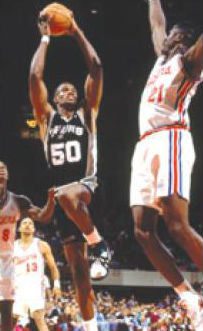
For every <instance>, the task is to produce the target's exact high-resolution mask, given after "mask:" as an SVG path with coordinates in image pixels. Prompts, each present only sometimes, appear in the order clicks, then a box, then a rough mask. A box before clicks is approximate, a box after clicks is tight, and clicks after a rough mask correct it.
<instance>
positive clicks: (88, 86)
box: [72, 19, 103, 118]
mask: <svg viewBox="0 0 203 331" xmlns="http://www.w3.org/2000/svg"><path fill="white" fill-rule="evenodd" d="M72 34H73V36H74V38H75V40H76V41H77V43H78V45H79V47H80V49H81V51H82V53H83V55H84V58H85V62H86V64H87V67H88V70H89V74H88V76H87V79H86V82H85V86H84V89H85V103H86V107H85V110H86V112H88V111H90V112H91V113H93V114H92V115H93V116H94V118H96V117H97V116H98V111H99V106H100V103H101V98H102V93H103V69H102V64H101V60H100V59H99V57H98V54H97V53H96V51H95V49H94V47H93V46H92V45H91V43H90V42H89V41H88V40H87V38H86V37H85V35H84V33H83V31H82V30H81V29H80V28H79V27H78V25H77V23H76V22H75V20H74V19H73V24H72ZM87 115H88V114H87Z"/></svg>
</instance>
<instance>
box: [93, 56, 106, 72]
mask: <svg viewBox="0 0 203 331" xmlns="http://www.w3.org/2000/svg"><path fill="white" fill-rule="evenodd" d="M91 71H92V73H93V76H99V75H102V74H103V66H102V62H101V60H100V58H99V57H95V58H94V59H93V63H92V70H91Z"/></svg>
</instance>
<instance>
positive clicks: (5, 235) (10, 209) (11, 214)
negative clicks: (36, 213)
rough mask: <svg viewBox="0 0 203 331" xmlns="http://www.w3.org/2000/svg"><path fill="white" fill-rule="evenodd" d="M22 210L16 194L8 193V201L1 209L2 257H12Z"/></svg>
mask: <svg viewBox="0 0 203 331" xmlns="http://www.w3.org/2000/svg"><path fill="white" fill-rule="evenodd" d="M19 218H20V209H19V206H18V203H17V200H16V196H15V194H13V193H12V192H8V193H7V200H6V202H5V204H4V206H3V208H1V209H0V255H2V254H3V255H5V254H6V255H12V254H13V247H14V240H15V234H16V222H17V220H18V219H19Z"/></svg>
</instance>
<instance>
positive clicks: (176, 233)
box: [168, 221, 189, 238]
mask: <svg viewBox="0 0 203 331" xmlns="http://www.w3.org/2000/svg"><path fill="white" fill-rule="evenodd" d="M188 229H189V226H187V225H185V224H184V223H182V222H174V221H173V222H171V223H169V224H168V230H169V233H170V235H171V236H172V237H173V238H180V237H182V236H183V235H184V234H185V233H187V232H188Z"/></svg>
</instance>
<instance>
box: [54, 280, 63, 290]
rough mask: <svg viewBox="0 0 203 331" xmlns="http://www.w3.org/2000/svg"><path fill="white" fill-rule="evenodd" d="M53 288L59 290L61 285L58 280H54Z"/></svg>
mask: <svg viewBox="0 0 203 331" xmlns="http://www.w3.org/2000/svg"><path fill="white" fill-rule="evenodd" d="M54 287H57V288H61V284H60V281H59V279H55V280H54Z"/></svg>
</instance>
